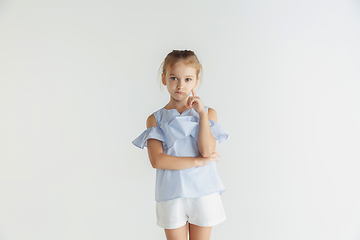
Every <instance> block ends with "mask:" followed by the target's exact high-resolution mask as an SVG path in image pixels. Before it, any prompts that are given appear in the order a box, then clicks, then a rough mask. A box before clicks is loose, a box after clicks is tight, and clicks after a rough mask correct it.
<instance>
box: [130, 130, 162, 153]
mask: <svg viewBox="0 0 360 240" xmlns="http://www.w3.org/2000/svg"><path fill="white" fill-rule="evenodd" d="M148 139H157V140H160V141H162V142H165V136H164V133H163V131H162V130H161V129H160V128H159V127H150V128H148V129H146V130H145V131H144V132H143V133H141V134H140V136H138V137H137V138H136V139H135V140H134V141H132V143H133V144H134V145H135V146H137V147H138V148H141V149H143V148H144V147H147V140H148Z"/></svg>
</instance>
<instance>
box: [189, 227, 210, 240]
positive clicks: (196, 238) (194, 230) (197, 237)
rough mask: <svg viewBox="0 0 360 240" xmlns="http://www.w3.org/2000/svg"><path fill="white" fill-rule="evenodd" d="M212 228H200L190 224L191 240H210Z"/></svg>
mask: <svg viewBox="0 0 360 240" xmlns="http://www.w3.org/2000/svg"><path fill="white" fill-rule="evenodd" d="M211 230H212V227H200V226H197V225H194V224H189V236H190V238H189V239H190V240H209V239H210V235H211Z"/></svg>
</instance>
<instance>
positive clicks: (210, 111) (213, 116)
mask: <svg viewBox="0 0 360 240" xmlns="http://www.w3.org/2000/svg"><path fill="white" fill-rule="evenodd" d="M208 118H209V120H213V121H215V122H216V121H217V113H216V111H215V109H213V108H208Z"/></svg>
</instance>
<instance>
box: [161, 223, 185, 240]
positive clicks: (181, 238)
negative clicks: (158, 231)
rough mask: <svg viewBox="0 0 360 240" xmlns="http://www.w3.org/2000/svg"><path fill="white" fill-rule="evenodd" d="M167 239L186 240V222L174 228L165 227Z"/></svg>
mask: <svg viewBox="0 0 360 240" xmlns="http://www.w3.org/2000/svg"><path fill="white" fill-rule="evenodd" d="M165 235H166V239H167V240H187V224H185V225H184V226H182V227H179V228H175V229H165Z"/></svg>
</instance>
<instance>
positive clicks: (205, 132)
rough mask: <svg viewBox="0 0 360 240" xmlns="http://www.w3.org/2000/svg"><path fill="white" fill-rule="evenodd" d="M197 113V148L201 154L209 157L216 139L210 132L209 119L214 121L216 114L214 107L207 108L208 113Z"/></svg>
mask: <svg viewBox="0 0 360 240" xmlns="http://www.w3.org/2000/svg"><path fill="white" fill-rule="evenodd" d="M199 115H200V121H199V133H198V148H199V151H200V154H201V156H203V157H209V156H210V155H211V154H212V153H213V152H214V150H215V147H216V139H215V138H214V137H213V135H212V133H211V130H210V124H209V119H210V120H213V121H215V122H216V121H217V114H216V111H215V110H214V109H212V108H209V109H208V113H207V112H206V111H204V112H201V113H200V114H199Z"/></svg>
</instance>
